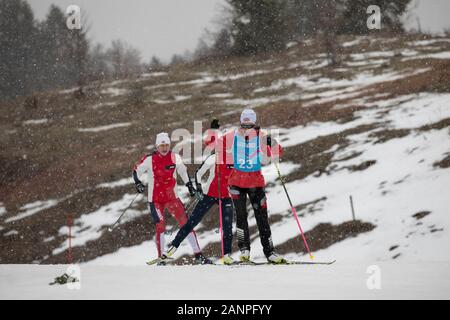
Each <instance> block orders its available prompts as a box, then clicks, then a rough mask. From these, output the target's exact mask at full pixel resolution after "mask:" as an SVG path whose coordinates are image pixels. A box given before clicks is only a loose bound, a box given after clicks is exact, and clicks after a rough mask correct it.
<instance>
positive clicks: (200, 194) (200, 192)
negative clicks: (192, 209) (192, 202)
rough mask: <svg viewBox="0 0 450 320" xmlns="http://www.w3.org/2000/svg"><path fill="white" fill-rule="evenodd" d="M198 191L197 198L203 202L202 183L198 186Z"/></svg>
mask: <svg viewBox="0 0 450 320" xmlns="http://www.w3.org/2000/svg"><path fill="white" fill-rule="evenodd" d="M196 189H197V191H196V192H195V197H196V198H197V199H198V200H199V201H202V200H203V189H202V185H201V184H200V183H197V184H196Z"/></svg>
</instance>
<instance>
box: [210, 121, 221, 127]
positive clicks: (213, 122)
mask: <svg viewBox="0 0 450 320" xmlns="http://www.w3.org/2000/svg"><path fill="white" fill-rule="evenodd" d="M219 128H220V124H219V119H213V121H211V129H219Z"/></svg>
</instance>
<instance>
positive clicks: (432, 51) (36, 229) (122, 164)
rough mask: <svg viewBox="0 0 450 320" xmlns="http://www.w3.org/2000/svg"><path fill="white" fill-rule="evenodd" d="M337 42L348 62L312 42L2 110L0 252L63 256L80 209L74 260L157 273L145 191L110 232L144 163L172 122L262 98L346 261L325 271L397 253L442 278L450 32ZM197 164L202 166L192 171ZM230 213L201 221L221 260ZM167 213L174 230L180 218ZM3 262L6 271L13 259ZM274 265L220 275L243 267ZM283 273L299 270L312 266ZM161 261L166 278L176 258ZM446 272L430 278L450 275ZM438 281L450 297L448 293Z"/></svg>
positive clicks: (309, 226) (205, 118)
mask: <svg viewBox="0 0 450 320" xmlns="http://www.w3.org/2000/svg"><path fill="white" fill-rule="evenodd" d="M340 45H341V53H340V56H341V61H340V63H339V65H338V66H329V65H328V60H327V58H326V54H325V53H324V52H323V48H321V46H320V45H317V44H316V43H314V42H313V41H306V42H302V43H295V44H290V46H289V48H288V49H286V51H285V52H283V53H280V54H277V55H273V56H267V57H257V58H235V59H230V60H227V61H213V62H209V63H204V64H202V63H198V64H186V65H182V66H178V67H175V68H173V69H168V70H163V71H158V72H154V73H150V74H145V75H142V76H141V77H140V78H138V79H134V80H129V81H125V80H124V81H116V82H113V83H109V84H105V83H103V84H101V83H98V84H94V85H92V86H90V87H89V88H88V89H87V94H86V96H85V97H83V98H76V97H74V92H75V90H64V91H59V92H50V93H43V94H38V95H36V97H37V101H38V103H37V107H30V106H28V105H27V103H26V101H25V99H21V100H20V99H19V100H16V101H14V102H10V103H8V105H5V106H4V108H3V109H4V110H9V111H8V112H6V113H4V114H2V115H1V117H0V126H1V130H2V132H3V133H4V134H3V135H2V137H1V145H2V146H5V147H4V148H3V147H2V152H1V157H0V160H1V165H2V169H1V170H2V171H1V175H2V184H1V187H0V194H1V198H0V201H1V202H0V237H1V238H2V241H1V245H0V262H1V263H40V264H49V263H51V264H53V263H65V262H66V257H67V249H68V234H69V229H68V227H67V218H68V216H69V215H70V216H72V217H73V219H74V227H73V230H72V235H73V239H72V241H71V242H72V246H73V247H74V248H73V257H74V260H75V261H77V262H83V263H86V264H85V265H84V267H83V268H86V270H87V271H86V272H87V276H86V278H88V279H89V277H91V276H92V275H90V272H93V270H96V268H102V267H101V266H102V265H113V266H114V265H130V266H136V268H135V269H133V270H136V272H138V273H145V270H144V269H143V268H138V267H137V266H142V264H143V263H144V261H146V260H148V259H150V258H153V257H155V256H156V247H155V244H154V239H153V237H154V228H153V226H151V223H150V220H149V217H148V212H147V208H146V203H145V200H144V199H143V198H142V197H139V198H138V199H139V200H138V201H137V203H136V205H135V206H133V207H132V209H131V210H130V211H129V212H127V214H126V216H125V218H124V219H123V220H122V222H121V225H120V226H119V228H117V229H116V230H114V232H112V233H108V232H106V231H105V229H106V227H107V226H109V225H110V224H112V223H114V221H115V220H116V219H117V218H118V216H119V215H120V213H121V210H123V209H124V208H126V207H127V206H128V204H129V203H130V202H131V200H132V199H133V198H134V196H135V193H134V188H133V185H132V181H131V178H130V173H131V168H132V166H133V164H134V163H135V162H136V161H138V160H139V158H140V157H141V156H142V154H145V153H148V152H150V151H151V150H152V149H153V145H152V144H153V143H154V135H155V134H156V133H157V132H159V131H162V130H165V131H169V132H171V130H174V129H177V128H186V129H188V130H190V131H193V121H195V120H197V121H202V122H203V128H204V129H206V128H207V127H208V125H209V121H210V119H211V118H212V117H219V118H220V119H221V123H222V124H223V125H225V127H230V126H232V125H234V124H236V123H237V121H238V114H239V113H240V112H241V110H242V109H243V108H244V107H252V108H254V109H255V111H256V112H257V113H258V116H259V119H260V120H261V124H262V126H263V127H266V128H273V129H280V143H281V144H282V145H283V147H284V148H285V153H284V157H283V161H282V162H281V164H280V168H281V171H282V173H283V174H284V175H285V176H286V181H287V189H288V190H289V192H290V194H291V197H292V200H293V202H294V205H295V206H296V207H297V209H298V212H299V214H300V219H301V223H302V226H303V229H304V230H305V231H306V237H307V239H308V241H309V243H310V247H311V249H312V250H313V251H314V253H315V257H316V259H317V260H327V259H331V258H333V259H337V260H338V262H342V263H344V264H343V265H339V264H337V265H336V269H333V270H336V271H331V270H330V269H326V268H323V267H320V268H318V270H320V275H317V277H325V278H326V279H332V278H333V277H335V275H336V274H338V273H335V272H339V270H342V271H343V276H344V277H349V276H350V275H351V274H352V273H353V272H354V271H355V270H353V269H352V268H350V267H349V266H348V265H347V264H346V263H348V262H350V261H361V262H362V264H358V265H359V268H362V269H364V271H363V275H362V276H361V277H363V276H365V275H364V272H365V268H366V267H367V266H368V265H370V264H380V265H382V266H386V267H385V268H386V270H387V274H389V276H390V277H397V276H404V277H405V278H406V277H409V276H415V275H416V272H417V274H420V275H423V274H424V273H423V272H424V270H425V269H426V270H428V271H431V273H433V272H435V273H436V276H437V275H442V273H443V271H442V270H445V269H446V268H447V267H448V266H447V264H448V261H450V217H449V215H448V213H449V212H448V210H449V209H448V207H449V200H448V190H449V186H450V168H449V167H450V38H421V37H420V38H419V37H417V36H407V37H405V38H402V39H398V38H389V39H386V38H369V39H367V38H358V37H356V38H342V39H340ZM195 167H196V166H195V165H190V166H189V169H190V172H191V173H192V172H193V170H195ZM264 170H265V173H266V177H267V182H268V187H267V192H268V204H269V213H270V219H271V223H272V231H273V241H274V244H275V245H276V246H277V248H278V251H279V252H281V253H283V254H286V255H287V257H288V258H292V259H299V258H302V259H307V256H306V255H304V254H305V248H304V246H303V244H302V241H301V239H300V238H299V237H298V229H297V226H296V224H295V220H294V218H293V216H292V213H291V212H290V210H289V207H288V202H287V201H286V198H285V194H284V192H283V189H282V186H281V184H280V181H279V180H278V179H277V176H276V171H275V167H274V165H273V164H272V165H269V166H267V167H265V168H264ZM180 190H182V191H183V192H184V188H181V189H180ZM350 196H352V198H353V201H354V207H355V214H356V221H351V220H352V213H351V208H350V202H349V197H350ZM183 200H184V201H186V202H187V201H188V199H187V197H186V194H185V193H184V194H183ZM217 217H218V215H217V212H216V211H213V212H211V214H210V215H209V216H208V217H207V218H206V219H205V220H204V221H203V222H202V224H201V225H200V226H198V227H197V231H198V235H199V242H200V245H201V246H202V247H203V248H204V252H205V253H206V254H207V255H209V256H212V257H217V256H218V255H219V252H220V250H219V245H220V244H219V233H218V229H217V228H218V220H217ZM169 222H170V223H169V225H168V235H169V238H170V237H173V236H174V232H176V230H177V226H176V224H174V221H173V220H169ZM250 227H251V233H252V255H253V256H254V258H255V259H256V260H261V259H263V255H262V249H261V246H260V243H259V238H258V237H257V229H256V224H255V221H254V219H253V217H251V219H250ZM184 254H187V255H188V254H190V249H189V247H188V246H187V245H185V244H183V246H182V247H181V249H180V250H179V251H178V252H177V257H183V258H186V257H187V256H184ZM183 261H184V260H179V263H182V262H183ZM419 261H428V262H429V263H428V264H418V265H417V266H416V267H411V274H410V275H409V274H405V275H403V274H402V271H401V270H399V269H397V268H396V263H402V264H405V265H409V266H413V265H414V264H413V263H414V262H419ZM439 261H441V262H439ZM20 268H26V267H20ZM52 268H57V267H49V268H48V269H45V272H46V273H48V274H49V275H50V273H51V272H53V270H54V269H52ZM105 268H106V267H105ZM189 268H192V270H197V269H196V268H197V267H189ZM213 268H214V267H211V268H210V267H208V268H206V269H205V270H204V272H206V273H210V272H212V269H213ZM339 268H342V269H339ZM362 269H361V270H362ZM0 270H1V272H0V274H1V275H2V277H4V275H5V274H8V273H9V272H10V269H8V267H5V266H3V267H1V268H0ZM21 270H22V269H21ZM23 270H24V272H25V270H26V269H23ZM30 270H31V271H32V272H40V271H38V270H41V269H38V268H37V267H32V268H31V267H30ZM105 270H106V269H105ZM107 270H111V272H114V271H113V270H114V269H113V268H112V269H107ZM189 270H191V269H189ZM239 270H241V269H239ZM261 270H265V269H261ZM302 270H307V271H306V272H307V273H306V274H302V275H301V277H299V278H297V280H296V281H298V282H295V283H292V286H291V289H292V290H295V286H296V285H300V283H302V284H303V283H305V281H306V282H313V281H314V279H315V278H314V277H310V274H309V273H310V272H311V269H302ZM265 271H267V270H265ZM265 271H257V270H252V271H250V270H244V269H242V272H243V273H242V274H237V273H236V270H230V271H228V270H221V271H220V272H223V273H227V274H228V272H229V274H230V275H231V276H233V277H234V276H236V277H242V279H245V278H246V277H249V276H251V275H250V273H251V274H252V275H253V276H255V277H256V276H257V273H258V272H265ZM284 271H286V272H287V273H290V272H292V273H295V275H298V273H297V272H299V269H298V268H297V267H295V268H293V269H289V267H286V269H283V272H284ZM155 272H158V274H159V273H160V276H161V278H164V277H165V276H166V275H164V273H166V272H170V271H164V270H158V271H155ZM192 272H195V271H192ZM391 272H392V273H391ZM255 273H256V274H255ZM265 274H271V272H267V273H265ZM143 277H144V276H143ZM273 277H276V276H275V273H274V275H273ZM327 277H328V278H327ZM50 278H51V277H50ZM218 278H220V277H218ZM152 279H154V278H152ZM179 280H180V279H178V278H177V280H176V281H179ZM237 280H238V279H237ZM272 280H274V281H276V280H277V279H275V278H274V279H272ZM434 280H435V282H431V283H430V282H429V283H427V285H429V288H432V286H433V285H435V284H436V286H437V287H436V288H441V287H439V286H438V283H439V279H434ZM434 280H433V281H434ZM99 281H100V280H99ZM268 281H270V279H269V280H268ZM280 281H281V282H280V285H281V284H282V283H283V282H282V281H285V280H280ZM405 281H406V280H405ZM418 281H419V280H418ZM424 282H426V281H425V280H424ZM88 283H89V284H87V285H89V286H92V287H93V288H92V291H91V290H90V291H89V292H90V293H89V294H90V295H91V296H90V297H96V296H98V295H99V294H100V293H99V292H98V291H96V290H97V289H95V288H94V287H95V282H88ZM161 285H162V284H161ZM217 285H220V283H217ZM283 285H288V284H283ZM391 285H392V284H391ZM439 285H442V286H443V288H446V291H445V290H444V289H442V290H443V291H440V293H442V292H448V288H449V284H448V283H446V284H445V283H442V284H439ZM149 286H150V283H149ZM319 289H320V288H318V289H317V290H319ZM324 290H331V289H330V288H328V289H324ZM361 290H362V289H361ZM436 290H437V289H436ZM255 292H260V294H261V296H260V297H261V298H265V296H264V295H263V293H262V290H261V291H258V290H257V288H255ZM414 292H415V291H414V290H413V291H411V292H403V294H404V297H414ZM428 293H429V295H428ZM428 293H424V295H425V296H426V297H436V296H441V297H442V294H440V293H439V290H437V291H436V292H434V291H433V292H432V291H431V289H430V291H429V292H428ZM136 294H137V295H139V293H136ZM314 294H315V293H314V292H312V293H311V295H312V296H314ZM353 294H354V295H357V294H358V292H357V291H356V292H355V293H352V295H353ZM365 294H370V293H369V292H366V293H365ZM385 294H386V296H384V297H387V298H389V297H390V293H389V292H385ZM2 295H6V293H5V292H2ZM150 295H151V294H150ZM205 295H207V292H205ZM331 295H332V293H331V292H330V296H331ZM392 295H394V293H392ZM150 297H152V296H150ZM180 297H185V296H184V295H183V293H180ZM367 297H369V298H370V297H371V296H367ZM447 297H448V295H447ZM172 298H173V297H172ZM253 298H258V297H253ZM271 298H273V297H271ZM296 298H303V296H298V297H296Z"/></svg>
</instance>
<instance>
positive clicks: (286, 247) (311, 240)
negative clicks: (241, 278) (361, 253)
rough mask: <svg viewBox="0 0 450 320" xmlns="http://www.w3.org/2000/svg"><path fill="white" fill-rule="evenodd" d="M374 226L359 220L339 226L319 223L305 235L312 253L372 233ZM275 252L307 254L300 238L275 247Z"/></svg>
mask: <svg viewBox="0 0 450 320" xmlns="http://www.w3.org/2000/svg"><path fill="white" fill-rule="evenodd" d="M375 227H376V226H375V225H373V224H371V223H369V222H362V221H360V220H356V221H348V222H344V223H341V224H339V225H332V224H331V223H321V224H319V225H317V226H316V227H314V228H313V229H311V230H310V231H308V232H306V233H305V237H306V239H307V241H308V245H309V247H310V249H311V250H312V251H313V252H314V251H318V250H322V249H325V248H328V247H329V246H331V245H333V244H335V243H337V242H340V241H343V240H345V239H347V238H352V237H356V236H357V235H359V234H361V233H365V232H369V231H372V230H373V229H374V228H375ZM277 250H278V251H279V252H280V253H282V254H285V253H289V252H298V253H307V251H306V248H305V245H304V244H303V240H302V238H301V237H300V236H297V237H295V238H292V239H289V240H288V241H286V242H284V243H283V244H281V245H278V246H277Z"/></svg>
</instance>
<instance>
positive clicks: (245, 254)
mask: <svg viewBox="0 0 450 320" xmlns="http://www.w3.org/2000/svg"><path fill="white" fill-rule="evenodd" d="M239 261H240V262H243V263H251V262H252V261H251V260H250V250H242V251H241V254H240V255H239Z"/></svg>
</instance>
